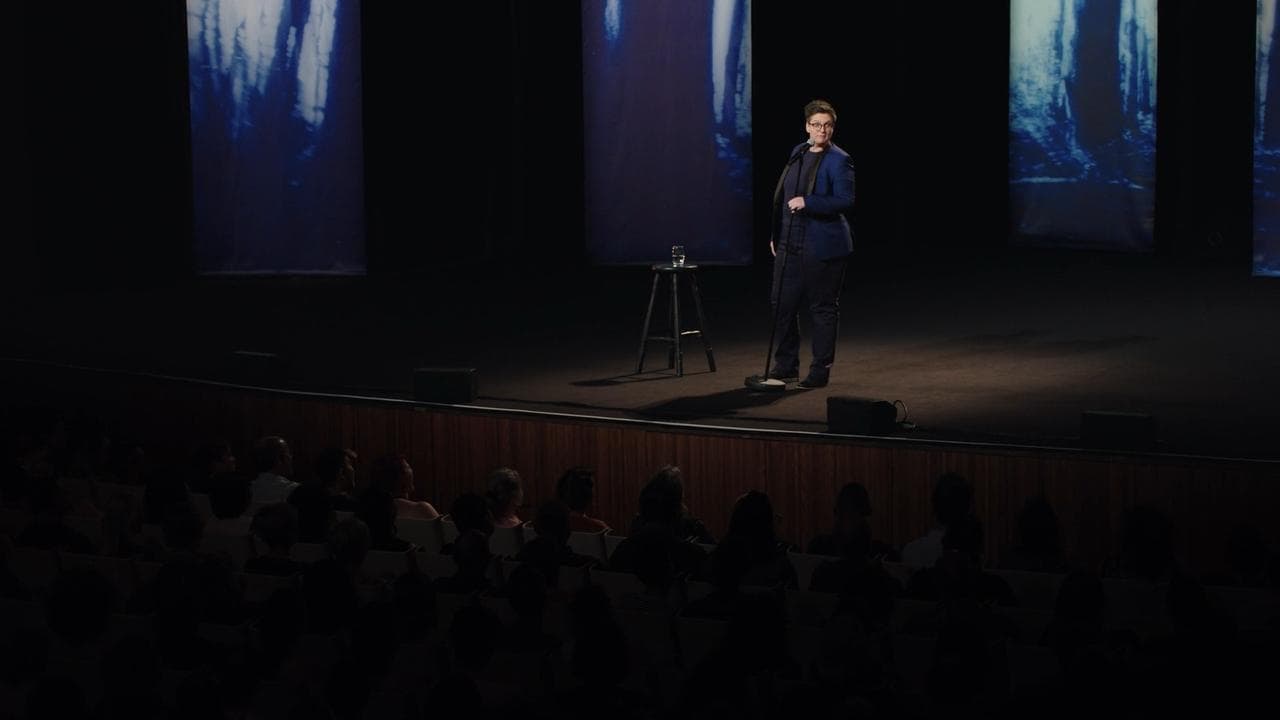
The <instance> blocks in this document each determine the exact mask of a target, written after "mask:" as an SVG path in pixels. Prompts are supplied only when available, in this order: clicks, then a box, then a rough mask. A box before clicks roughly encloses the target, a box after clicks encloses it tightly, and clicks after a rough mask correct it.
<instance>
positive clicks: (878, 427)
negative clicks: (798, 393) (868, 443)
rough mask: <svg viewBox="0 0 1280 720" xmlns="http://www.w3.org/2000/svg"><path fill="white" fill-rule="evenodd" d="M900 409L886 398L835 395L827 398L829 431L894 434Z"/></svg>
mask: <svg viewBox="0 0 1280 720" xmlns="http://www.w3.org/2000/svg"><path fill="white" fill-rule="evenodd" d="M897 421H898V409H897V408H896V407H894V405H893V403H891V402H887V401H885V400H871V399H868V398H859V397H845V396H840V395H833V396H831V397H828V398H827V431H828V432H833V433H845V434H850V435H892V434H893V432H894V431H895V430H897V428H898V422H897Z"/></svg>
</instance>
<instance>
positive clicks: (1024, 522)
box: [1000, 495, 1067, 573]
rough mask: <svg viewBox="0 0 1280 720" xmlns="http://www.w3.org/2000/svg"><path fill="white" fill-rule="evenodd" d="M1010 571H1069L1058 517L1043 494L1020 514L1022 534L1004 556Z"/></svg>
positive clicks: (1019, 526) (1004, 565) (1031, 498)
mask: <svg viewBox="0 0 1280 720" xmlns="http://www.w3.org/2000/svg"><path fill="white" fill-rule="evenodd" d="M1000 564H1001V566H1002V567H1004V568H1006V569H1008V570H1025V571H1028V572H1051V573H1061V572H1066V571H1067V561H1066V555H1065V553H1063V551H1062V537H1061V533H1060V532H1059V531H1058V516H1057V514H1056V513H1054V512H1053V507H1052V506H1050V505H1049V501H1048V500H1047V499H1046V498H1045V497H1044V496H1043V495H1037V496H1035V497H1030V498H1027V501H1026V503H1025V504H1023V506H1022V511H1021V512H1020V513H1018V537H1017V541H1016V543H1015V544H1014V546H1013V547H1012V548H1009V549H1008V550H1007V551H1006V552H1005V553H1004V554H1003V556H1002V557H1001V558H1000Z"/></svg>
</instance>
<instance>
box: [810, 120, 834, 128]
mask: <svg viewBox="0 0 1280 720" xmlns="http://www.w3.org/2000/svg"><path fill="white" fill-rule="evenodd" d="M835 126H836V124H835V123H829V122H824V123H816V122H811V123H809V127H811V128H813V129H814V130H833V129H835Z"/></svg>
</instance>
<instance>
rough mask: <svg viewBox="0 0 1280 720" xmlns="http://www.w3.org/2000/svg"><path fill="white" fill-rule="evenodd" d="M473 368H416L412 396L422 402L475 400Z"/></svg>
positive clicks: (474, 374)
mask: <svg viewBox="0 0 1280 720" xmlns="http://www.w3.org/2000/svg"><path fill="white" fill-rule="evenodd" d="M477 386H478V383H477V381H476V369H475V368H442V367H427V368H416V369H415V370H414V371H413V398H414V399H415V400H421V401H422V402H438V403H455V404H457V403H469V402H475V399H476V388H477Z"/></svg>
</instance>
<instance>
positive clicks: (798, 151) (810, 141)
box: [787, 138, 813, 165]
mask: <svg viewBox="0 0 1280 720" xmlns="http://www.w3.org/2000/svg"><path fill="white" fill-rule="evenodd" d="M811 147H813V138H809V139H808V140H805V141H804V144H803V145H801V146H800V147H798V148H796V150H795V152H793V153H791V158H790V159H789V160H787V164H788V165H790V164H791V163H793V162H795V161H796V160H799V159H800V156H801V155H802V154H803V153H805V152H808V150H809V148H811Z"/></svg>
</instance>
